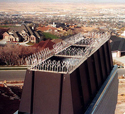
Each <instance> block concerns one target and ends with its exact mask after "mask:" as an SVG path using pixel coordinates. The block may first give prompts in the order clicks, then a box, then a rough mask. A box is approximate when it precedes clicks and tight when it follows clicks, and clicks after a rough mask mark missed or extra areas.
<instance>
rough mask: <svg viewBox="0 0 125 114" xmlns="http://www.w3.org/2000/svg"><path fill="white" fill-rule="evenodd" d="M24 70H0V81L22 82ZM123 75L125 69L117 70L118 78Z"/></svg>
mask: <svg viewBox="0 0 125 114" xmlns="http://www.w3.org/2000/svg"><path fill="white" fill-rule="evenodd" d="M25 73H26V70H0V81H4V80H7V81H23V80H24V78H25ZM123 74H124V75H125V69H124V68H119V69H118V76H122V75H123Z"/></svg>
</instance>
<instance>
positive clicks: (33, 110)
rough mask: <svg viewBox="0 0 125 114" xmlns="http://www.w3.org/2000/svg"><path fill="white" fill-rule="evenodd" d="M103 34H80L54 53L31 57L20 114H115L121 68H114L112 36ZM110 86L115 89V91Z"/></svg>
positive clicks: (58, 45)
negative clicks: (111, 47) (118, 72)
mask: <svg viewBox="0 0 125 114" xmlns="http://www.w3.org/2000/svg"><path fill="white" fill-rule="evenodd" d="M93 34H94V33H93ZM93 34H92V35H93ZM94 35H95V34H94ZM96 35H97V34H96ZM99 35H100V34H98V38H90V37H89V38H87V37H85V36H84V35H83V36H82V35H77V36H75V37H72V38H69V40H65V42H61V43H60V44H57V45H55V46H54V50H53V51H51V52H48V51H44V52H40V53H39V54H36V55H32V56H31V57H30V58H27V63H29V64H31V63H32V66H31V68H30V69H27V71H26V76H25V82H24V87H23V93H22V98H21V103H20V107H19V111H18V114H84V113H86V114H89V113H94V114H103V113H104V114H106V113H107V114H108V113H109V112H111V113H114V111H115V105H116V103H117V92H118V85H117V84H118V80H117V67H116V66H113V62H112V57H111V50H110V43H109V36H108V35H107V34H106V33H105V34H104V33H103V34H101V35H100V36H99ZM78 37H80V38H79V39H78ZM93 37H94V36H93ZM44 53H46V54H44ZM47 54H48V55H49V56H48V55H47ZM40 55H42V56H40ZM45 56H46V57H45ZM28 60H29V61H28ZM31 60H32V61H34V62H32V61H31ZM111 79H112V80H114V81H112V80H111ZM112 84H115V86H111V85H112ZM110 86H111V87H112V88H113V87H115V88H113V90H114V89H115V91H114V92H110V91H112V88H111V87H110ZM107 92H109V93H107ZM108 94H109V95H108ZM111 94H113V96H111ZM106 95H107V96H106ZM110 96H111V97H113V101H114V102H113V101H110V100H112V99H108V98H109V97H110ZM104 99H108V101H105V100H104ZM103 102H106V103H107V104H105V103H103ZM101 108H102V109H103V112H100V111H101ZM108 110H110V111H108ZM111 113H110V114H111Z"/></svg>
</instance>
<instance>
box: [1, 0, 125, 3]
mask: <svg viewBox="0 0 125 114" xmlns="http://www.w3.org/2000/svg"><path fill="white" fill-rule="evenodd" d="M0 2H16V3H17V2H70V3H73V2H78V3H79V2H80V3H81V2H83V3H125V0H0Z"/></svg>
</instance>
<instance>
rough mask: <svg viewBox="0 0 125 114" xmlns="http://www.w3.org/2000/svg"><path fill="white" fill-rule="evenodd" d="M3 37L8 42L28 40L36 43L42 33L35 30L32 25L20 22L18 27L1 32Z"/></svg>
mask: <svg viewBox="0 0 125 114" xmlns="http://www.w3.org/2000/svg"><path fill="white" fill-rule="evenodd" d="M3 38H4V39H6V40H7V41H10V42H22V41H29V42H32V43H36V42H39V41H41V39H42V34H39V32H37V31H35V30H34V29H33V28H32V27H29V26H27V25H25V24H22V25H21V26H18V27H12V28H10V29H9V30H8V32H5V33H4V34H3Z"/></svg>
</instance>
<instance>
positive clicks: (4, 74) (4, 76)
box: [0, 70, 26, 81]
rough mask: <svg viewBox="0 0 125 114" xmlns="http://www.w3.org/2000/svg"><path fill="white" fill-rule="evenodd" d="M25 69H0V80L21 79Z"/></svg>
mask: <svg viewBox="0 0 125 114" xmlns="http://www.w3.org/2000/svg"><path fill="white" fill-rule="evenodd" d="M25 73H26V70H0V81H4V80H7V81H23V80H24V78H25Z"/></svg>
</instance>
